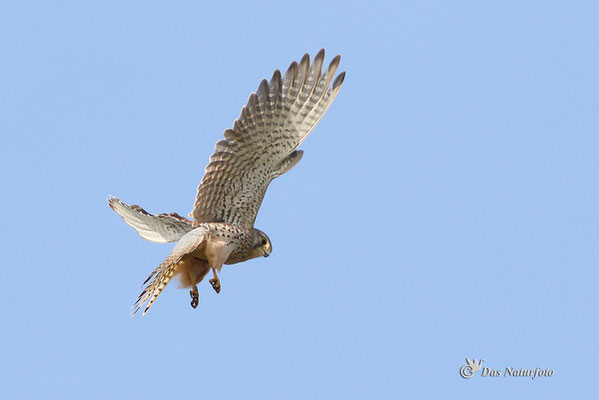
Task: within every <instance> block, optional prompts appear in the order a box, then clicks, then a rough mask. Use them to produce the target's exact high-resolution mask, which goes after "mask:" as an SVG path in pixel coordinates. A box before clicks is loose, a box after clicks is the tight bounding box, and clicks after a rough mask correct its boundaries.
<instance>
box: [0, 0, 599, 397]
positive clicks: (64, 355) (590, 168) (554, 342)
mask: <svg viewBox="0 0 599 400" xmlns="http://www.w3.org/2000/svg"><path fill="white" fill-rule="evenodd" d="M2 9H3V11H2V13H0V58H1V59H2V62H1V63H0V83H1V88H2V93H3V95H2V96H0V105H1V107H0V130H1V133H2V143H3V146H2V157H1V161H0V162H1V164H2V168H1V174H2V187H3V192H2V193H3V195H2V196H1V198H0V205H1V206H2V210H3V212H4V222H3V226H4V229H3V230H2V232H3V233H1V234H0V235H1V236H2V237H1V239H2V240H1V243H2V244H3V257H4V260H3V290H2V294H1V295H0V298H1V299H2V300H1V301H2V305H3V307H2V308H3V316H2V333H1V337H2V345H1V347H0V348H1V354H2V362H0V383H1V386H2V392H3V393H4V394H5V396H7V397H6V398H14V399H17V398H46V399H69V398H76V399H80V398H93V399H101V398H102V399H106V398H110V399H130V398H148V399H151V398H190V397H193V398H202V399H203V398H216V397H218V398H221V399H234V398H251V399H253V398H256V399H258V398H260V399H269V398H277V399H278V398H288V399H310V398H316V399H319V398H322V399H331V398H343V399H354V398H355V399H364V398H380V399H386V398H389V399H397V398H436V399H443V398H448V399H454V398H476V397H478V396H484V398H489V399H504V398H517V397H522V398H543V399H550V398H566V397H571V396H572V395H573V394H578V395H583V396H584V395H587V396H586V397H590V396H589V395H591V394H592V393H596V387H595V386H596V385H595V383H596V381H597V370H596V364H597V360H596V359H595V357H596V356H597V354H599V345H598V344H597V337H598V336H599V332H598V331H599V329H598V328H599V326H598V320H597V304H598V301H599V291H598V289H597V286H598V283H599V273H598V271H597V258H598V256H599V252H598V248H599V247H598V246H597V243H598V239H599V212H598V208H597V198H598V195H599V190H598V185H599V172H598V167H599V162H598V157H597V154H598V153H599V138H598V135H597V134H598V129H597V128H598V122H599V120H598V119H599V118H598V117H597V109H598V106H599V79H598V73H597V71H599V56H598V54H599V41H597V37H598V34H599V5H598V4H597V3H596V2H590V1H589V2H582V1H581V2H578V1H574V2H551V1H549V2H548V1H527V2H521V1H517V2H516V1H494V2H474V1H458V2H444V1H418V2H416V1H413V2H374V3H372V4H370V2H348V1H345V2H326V3H324V2H313V1H304V2H299V3H298V2H294V3H284V2H277V3H254V2H247V3H243V4H238V3H232V2H227V1H219V2H214V3H213V4H209V5H208V4H203V5H202V4H200V2H168V4H167V2H153V1H144V2H52V3H51V2H18V3H17V2H14V3H12V4H9V3H6V4H4V5H3V7H2ZM321 47H324V48H325V49H326V50H327V60H330V59H331V58H332V57H333V56H334V55H335V54H338V53H340V54H342V60H341V67H340V70H345V71H347V76H346V80H345V83H344V86H343V88H342V90H341V92H340V94H339V96H338V97H337V100H336V101H335V103H334V104H333V106H332V107H331V109H330V110H329V112H328V113H327V115H326V116H325V118H324V119H323V120H322V122H321V123H320V125H319V126H318V127H317V128H316V130H315V131H314V132H313V134H312V135H311V136H310V137H309V138H308V140H307V141H306V142H305V143H304V144H303V145H302V148H303V150H305V155H304V158H303V160H302V161H301V163H300V164H299V165H298V167H296V168H295V169H294V170H293V171H292V172H290V173H289V174H287V175H285V176H284V177H282V178H281V179H278V180H276V181H274V182H273V184H272V185H271V187H270V188H269V191H268V193H267V195H266V198H265V201H264V203H263V206H262V208H261V211H260V214H259V216H258V220H257V224H256V226H257V227H258V228H260V229H262V230H263V231H265V232H266V233H268V235H269V236H270V237H271V239H272V241H273V245H274V251H273V253H272V255H271V257H269V258H268V259H256V260H252V261H249V262H247V263H243V264H239V265H235V266H231V267H225V269H224V270H223V273H222V285H223V290H222V292H221V293H220V294H218V295H217V294H216V293H214V292H213V291H212V289H211V288H210V287H209V285H208V283H207V282H204V283H203V284H202V285H201V287H200V293H201V295H200V296H201V300H200V306H199V307H198V309H196V310H193V309H191V307H190V306H189V295H188V293H187V291H183V290H178V289H177V288H176V286H175V285H170V286H169V287H167V289H166V291H165V292H164V293H163V295H162V296H161V297H160V298H159V299H158V301H157V302H156V303H155V305H154V306H153V308H152V310H151V311H150V312H149V314H148V315H147V316H146V317H144V318H140V317H135V318H130V317H129V311H130V306H131V305H132V304H133V302H134V300H135V298H136V296H137V295H138V293H139V290H140V285H141V283H142V282H143V280H144V279H145V278H146V277H147V275H148V274H149V273H150V272H151V271H152V270H153V269H154V268H155V266H156V265H157V264H159V263H160V262H161V260H162V259H163V258H164V257H165V256H166V255H167V254H168V253H169V251H170V249H171V247H172V246H170V245H158V244H153V243H149V242H146V241H144V240H142V239H141V238H139V237H138V236H137V234H136V233H135V232H134V231H133V230H132V229H131V228H130V227H128V226H127V225H125V224H124V223H123V221H122V220H121V219H120V218H119V217H118V216H117V215H116V214H115V213H114V212H112V211H111V210H110V209H109V208H108V206H107V204H106V198H107V196H108V195H109V194H113V195H117V196H119V197H120V198H121V199H123V200H124V201H126V202H130V203H137V204H141V205H142V206H144V207H145V208H146V209H147V210H148V211H150V212H162V211H169V212H171V211H176V212H179V213H180V214H183V215H184V214H187V213H188V212H189V211H190V209H191V206H192V204H193V200H194V196H195V190H196V186H197V184H198V183H199V182H200V180H201V178H202V175H203V171H204V167H205V165H206V163H207V161H208V157H209V156H210V154H211V152H212V150H213V148H214V143H216V142H217V141H218V140H220V138H221V135H222V132H223V131H224V129H226V128H229V127H231V126H232V123H233V121H234V119H235V118H237V116H238V115H239V112H240V109H241V107H242V106H243V105H244V104H245V101H246V100H247V97H248V95H249V93H250V92H252V91H253V90H255V89H256V87H257V85H258V83H259V81H260V79H262V78H263V77H270V75H271V74H272V71H273V70H274V69H275V68H279V69H285V68H286V67H287V66H288V65H289V63H290V62H291V61H293V60H298V59H299V58H301V56H302V55H303V54H304V53H305V52H309V53H310V54H311V55H314V54H315V53H316V52H317V51H318V50H319V49H320V48H321ZM465 357H469V358H475V359H480V358H484V359H485V360H486V361H485V364H483V366H488V367H490V368H493V369H504V368H505V367H516V368H527V369H529V368H532V369H534V368H536V367H542V368H551V369H553V370H554V371H555V374H554V375H553V376H552V377H551V378H537V379H535V380H532V379H530V378H512V377H499V378H491V377H481V376H479V375H477V376H475V377H473V378H472V379H470V380H465V379H462V378H461V377H460V376H459V374H458V370H459V368H460V366H461V365H463V364H464V363H465V361H464V358H465ZM478 374H480V372H479V373H478Z"/></svg>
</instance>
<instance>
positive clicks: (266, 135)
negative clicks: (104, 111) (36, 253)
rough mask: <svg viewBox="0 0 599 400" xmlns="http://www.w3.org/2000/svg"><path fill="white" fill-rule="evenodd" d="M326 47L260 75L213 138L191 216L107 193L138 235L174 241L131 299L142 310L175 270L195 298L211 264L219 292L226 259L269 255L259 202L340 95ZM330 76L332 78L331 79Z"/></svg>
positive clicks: (335, 60) (195, 302)
mask: <svg viewBox="0 0 599 400" xmlns="http://www.w3.org/2000/svg"><path fill="white" fill-rule="evenodd" d="M323 59H324V50H320V51H319V52H318V54H316V57H315V58H314V62H313V63H312V64H310V56H309V55H308V54H305V55H304V57H303V58H302V60H301V61H300V62H299V64H298V63H297V62H295V61H294V62H293V63H291V65H290V66H289V68H288V69H287V72H285V74H284V75H283V76H281V72H280V71H279V70H276V71H275V72H274V74H273V75H272V78H271V79H270V81H267V80H266V79H264V80H262V82H261V83H260V85H259V87H258V90H257V91H256V92H255V93H252V94H251V95H250V97H249V100H248V102H247V104H246V105H245V106H244V107H243V108H242V109H241V115H240V116H239V119H237V120H236V121H235V123H234V124H233V129H227V130H226V131H225V132H224V136H225V139H224V140H221V141H219V142H218V143H216V146H215V150H214V154H212V156H211V157H210V162H209V164H208V166H207V167H206V172H205V175H204V177H203V178H202V182H201V183H200V185H199V187H198V192H197V196H196V200H195V203H194V206H193V210H192V211H191V213H190V214H189V216H190V217H191V218H193V221H191V220H188V219H186V218H184V217H182V216H180V215H178V214H176V213H171V214H157V215H152V214H150V213H148V212H146V211H145V210H144V209H143V208H141V207H140V206H137V205H128V204H125V203H123V202H122V201H120V200H119V199H117V198H116V197H112V196H111V197H110V198H109V199H108V204H109V205H110V207H111V208H112V209H113V210H114V211H116V212H117V213H118V214H119V215H120V216H121V217H122V218H123V219H124V220H125V222H126V223H127V224H128V225H130V226H132V227H133V228H135V229H136V230H137V232H138V233H139V235H140V236H141V237H142V238H144V239H146V240H149V241H151V242H156V243H168V242H177V244H176V245H175V247H174V249H173V251H172V252H171V254H170V255H169V256H168V257H167V258H166V259H165V260H164V261H163V262H162V263H161V264H160V265H159V266H158V267H157V268H156V269H155V270H154V272H152V273H151V274H150V276H149V277H148V279H146V280H145V282H144V283H143V285H147V286H145V288H144V290H143V291H142V293H141V294H140V295H139V297H138V299H137V301H136V302H135V305H134V311H133V314H135V313H136V312H137V311H138V310H139V309H140V308H141V307H142V306H143V305H144V304H146V302H147V305H146V307H145V309H144V311H143V314H142V315H145V313H146V312H147V311H148V310H149V309H150V307H151V306H152V304H153V303H154V301H156V298H157V297H158V296H159V295H160V293H161V292H162V290H163V289H164V288H165V286H166V285H167V284H168V282H169V281H170V280H171V279H172V278H173V277H175V276H176V277H178V278H179V280H180V282H181V285H182V287H184V288H191V291H190V295H191V306H192V307H193V308H196V307H197V306H198V303H199V293H198V288H197V284H198V283H200V282H201V281H202V279H204V277H205V276H206V275H207V274H208V272H209V271H210V270H212V273H213V275H214V278H213V279H210V283H211V284H212V287H213V288H214V290H215V291H216V292H217V293H219V292H220V289H221V285H220V280H219V278H218V275H217V272H220V270H221V268H222V266H223V264H235V263H238V262H241V261H246V260H249V259H251V258H255V257H260V256H264V257H268V255H269V254H270V252H271V251H272V245H271V242H270V239H269V238H268V236H267V235H266V234H265V233H264V232H262V231H260V230H258V229H255V228H254V221H255V220H256V216H257V214H258V209H259V208H260V204H261V203H262V199H263V198H264V194H265V193H266V188H267V187H268V185H269V184H270V182H271V181H272V180H273V179H275V178H277V177H279V176H281V175H283V174H284V173H285V172H287V171H289V170H290V169H291V168H293V167H294V166H295V165H297V163H298V162H299V161H300V159H301V158H302V155H303V151H302V150H296V149H297V148H298V146H299V145H300V144H301V143H302V142H303V141H304V140H305V139H306V137H307V136H308V135H309V134H310V132H312V130H313V129H314V127H315V126H316V125H317V124H318V122H319V121H320V119H321V118H322V117H323V115H324V114H325V112H326V111H327V109H328V108H329V107H330V105H331V103H332V102H333V100H334V99H335V96H337V93H338V92H339V89H341V84H342V83H343V79H344V77H345V72H342V73H341V74H339V75H337V77H336V78H335V79H334V80H333V76H334V75H335V72H336V71H337V67H338V66H339V60H340V56H336V57H335V58H333V60H332V61H331V63H330V65H329V67H328V68H327V69H326V71H324V72H323V71H322V64H323ZM331 82H332V85H331Z"/></svg>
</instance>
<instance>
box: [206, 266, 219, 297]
mask: <svg viewBox="0 0 599 400" xmlns="http://www.w3.org/2000/svg"><path fill="white" fill-rule="evenodd" d="M212 272H213V273H214V279H210V280H209V282H210V284H211V285H212V289H214V291H215V292H216V293H220V279H218V275H216V269H215V268H212Z"/></svg>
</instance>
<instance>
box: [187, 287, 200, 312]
mask: <svg viewBox="0 0 599 400" xmlns="http://www.w3.org/2000/svg"><path fill="white" fill-rule="evenodd" d="M189 294H190V295H191V306H192V307H193V308H196V307H197V306H198V304H200V294H199V293H198V287H197V285H193V287H192V288H191V290H190V291H189Z"/></svg>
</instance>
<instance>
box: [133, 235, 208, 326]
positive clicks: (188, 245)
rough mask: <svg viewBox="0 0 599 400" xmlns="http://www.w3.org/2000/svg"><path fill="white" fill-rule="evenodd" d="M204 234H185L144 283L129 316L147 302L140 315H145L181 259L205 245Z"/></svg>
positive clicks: (205, 236)
mask: <svg viewBox="0 0 599 400" xmlns="http://www.w3.org/2000/svg"><path fill="white" fill-rule="evenodd" d="M206 233H207V232H206V229H204V228H196V229H193V230H192V231H190V232H188V233H186V234H185V235H184V236H183V237H182V238H181V240H179V242H177V244H176V245H175V248H174V249H173V251H172V252H171V254H170V255H169V256H168V257H167V258H166V259H165V260H164V261H163V262H162V263H161V264H160V265H159V266H158V267H157V268H156V269H155V270H154V271H153V272H152V273H151V274H150V276H148V278H147V279H146V280H145V281H144V283H143V284H144V285H145V284H146V283H148V282H150V283H148V285H147V286H146V287H145V288H144V290H143V291H142V292H141V294H140V295H139V297H138V298H137V301H136V302H135V304H134V305H133V312H132V313H131V316H133V315H135V314H136V313H137V312H138V311H139V310H140V309H141V307H142V306H143V305H144V304H145V303H146V302H147V303H148V304H147V305H146V307H145V309H144V311H143V313H142V316H143V315H146V313H147V312H148V310H149V309H150V307H152V304H154V302H155V301H156V299H157V298H158V296H160V293H162V291H163V290H164V288H165V287H166V285H167V284H168V283H169V281H170V280H171V279H172V277H173V275H174V274H175V272H176V270H177V264H178V263H179V262H181V260H183V257H185V256H186V255H187V254H190V253H193V252H194V251H195V250H196V249H197V248H198V247H199V246H201V245H202V244H204V243H205V241H206V238H207V234H206ZM152 278H153V279H152Z"/></svg>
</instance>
